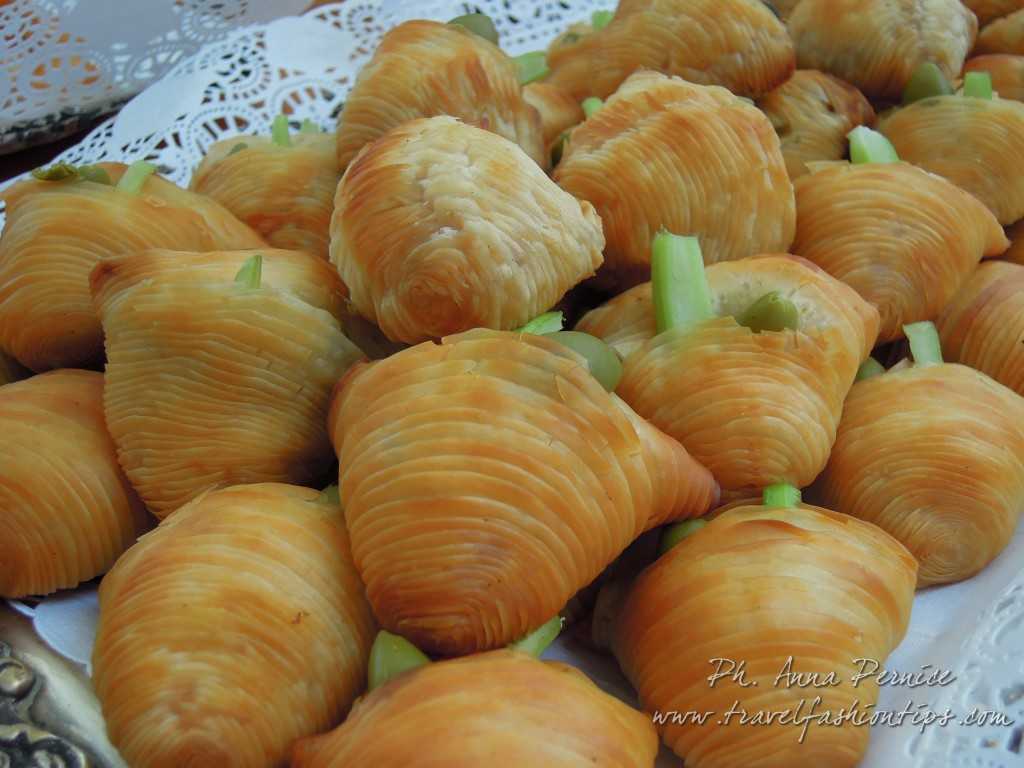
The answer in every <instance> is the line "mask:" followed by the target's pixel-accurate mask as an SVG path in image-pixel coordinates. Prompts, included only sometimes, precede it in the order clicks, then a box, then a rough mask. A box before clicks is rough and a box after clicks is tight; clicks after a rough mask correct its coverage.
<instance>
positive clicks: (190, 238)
mask: <svg viewBox="0 0 1024 768" xmlns="http://www.w3.org/2000/svg"><path fill="white" fill-rule="evenodd" d="M100 165H101V166H102V167H103V168H104V169H105V170H106V171H107V173H108V174H109V175H110V178H111V179H112V180H113V182H114V183H115V184H116V183H117V181H118V179H120V177H121V175H122V174H123V173H124V170H125V168H126V167H127V166H125V165H123V164H121V163H101V164H100ZM0 200H2V201H3V202H4V203H5V204H6V206H7V222H6V223H5V225H4V228H3V233H2V236H0V348H2V349H3V350H4V351H5V352H7V353H8V354H10V355H12V356H14V357H15V358H17V359H18V360H19V361H20V362H21V363H22V364H23V365H26V366H28V367H29V368H32V369H34V370H37V371H42V370H47V369H50V368H62V367H69V366H75V365H82V364H86V363H91V362H94V361H96V360H98V359H99V357H100V355H101V354H102V352H103V332H102V329H101V328H100V323H99V319H98V318H97V317H96V312H95V310H94V309H93V306H92V300H91V299H90V298H89V272H90V270H91V269H92V268H93V267H94V266H95V265H96V263H97V262H98V261H99V260H100V259H101V258H103V257H106V256H111V255H116V254H119V253H122V252H129V251H138V250H142V249H145V248H156V247H164V248H178V249H181V250H190V251H213V250H218V249H221V248H258V247H259V246H261V245H263V241H262V240H261V239H260V237H259V236H258V235H257V234H256V233H255V232H253V231H252V230H251V229H249V228H248V227H247V226H245V225H244V224H242V223H241V222H240V221H238V219H236V218H235V217H234V216H232V215H231V214H230V213H229V212H228V211H227V210H226V209H224V208H222V207H221V206H220V205H218V204H217V203H216V202H214V201H213V200H210V199H209V198H206V197H203V196H201V195H196V194H194V193H191V192H186V191H185V190H183V189H180V188H178V187H176V186H175V185H174V184H172V183H171V182H169V181H165V180H164V179H161V178H159V177H157V176H151V177H150V178H148V179H147V180H146V182H145V184H144V186H143V188H142V192H141V193H140V194H138V195H131V194H126V193H124V192H121V191H118V190H116V189H114V187H112V186H108V185H106V184H97V183H94V182H91V181H65V182H48V181H36V180H34V179H33V180H29V181H22V182H19V183H17V184H15V185H13V186H11V187H9V188H7V189H6V190H4V191H3V193H2V194H0Z"/></svg>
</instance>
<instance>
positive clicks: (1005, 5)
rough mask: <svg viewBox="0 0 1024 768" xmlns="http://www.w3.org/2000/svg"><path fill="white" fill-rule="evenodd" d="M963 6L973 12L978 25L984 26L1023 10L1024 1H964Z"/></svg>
mask: <svg viewBox="0 0 1024 768" xmlns="http://www.w3.org/2000/svg"><path fill="white" fill-rule="evenodd" d="M964 5H966V6H967V7H968V8H970V9H971V10H972V11H974V15H975V16H977V17H978V24H979V25H981V26H985V25H986V24H988V23H989V22H991V21H994V20H995V19H998V18H1000V17H1002V16H1009V15H1010V14H1011V13H1013V12H1014V11H1019V10H1020V9H1022V8H1024V0H964Z"/></svg>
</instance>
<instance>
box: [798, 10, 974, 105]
mask: <svg viewBox="0 0 1024 768" xmlns="http://www.w3.org/2000/svg"><path fill="white" fill-rule="evenodd" d="M788 25H789V33H790V35H791V36H792V38H793V44H794V46H795V47H796V58H797V66H798V67H800V68H801V69H820V70H821V71H823V72H829V73H831V74H833V75H835V76H837V77H841V78H842V79H843V80H846V81H847V82H849V83H853V85H855V86H856V87H857V88H859V89H860V90H861V91H862V92H863V93H864V95H865V96H867V97H868V98H870V99H873V100H878V101H888V102H895V101H899V98H900V94H902V92H903V88H904V86H905V85H906V84H907V81H908V80H910V76H911V75H912V74H913V72H914V70H915V69H917V67H918V66H919V65H920V64H922V63H923V62H925V61H931V62H933V63H935V64H936V65H938V67H939V69H941V70H942V72H943V74H944V75H945V76H946V79H947V80H954V79H956V78H957V77H958V76H959V75H960V70H961V69H962V68H963V64H964V59H966V58H967V54H968V53H969V52H970V50H971V46H972V45H973V44H974V38H975V36H976V35H977V32H978V22H977V19H975V17H974V14H972V13H971V12H970V11H968V10H967V9H966V8H965V7H964V6H963V4H961V3H960V0H801V2H800V3H799V4H798V5H797V7H796V8H795V9H794V10H793V12H792V14H790V16H789V21H788Z"/></svg>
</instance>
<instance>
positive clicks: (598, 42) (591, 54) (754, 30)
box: [547, 0, 793, 100]
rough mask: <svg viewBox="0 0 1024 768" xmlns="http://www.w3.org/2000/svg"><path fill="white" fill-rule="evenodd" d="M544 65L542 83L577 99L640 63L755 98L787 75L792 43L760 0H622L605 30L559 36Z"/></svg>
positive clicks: (612, 86)
mask: <svg viewBox="0 0 1024 768" xmlns="http://www.w3.org/2000/svg"><path fill="white" fill-rule="evenodd" d="M548 66H550V67H551V74H550V76H549V77H548V78H547V82H550V83H553V84H554V85H557V86H559V87H560V88H564V89H565V90H567V91H569V93H571V94H572V95H573V97H574V98H576V99H577V100H582V99H584V98H586V97H587V96H599V97H601V98H606V97H608V96H609V95H611V94H612V93H614V92H615V90H616V89H617V88H618V87H619V86H620V85H621V84H622V82H623V81H624V80H625V79H626V78H627V77H629V76H630V75H631V74H633V73H634V72H636V71H638V70H641V69H651V70H656V71H659V72H664V73H665V74H669V75H678V76H680V77H683V78H685V79H687V80H689V81H691V82H694V83H703V84H705V85H720V86H723V87H725V88H728V89H729V90H731V91H733V92H735V93H737V94H739V95H742V96H760V95H761V94H762V93H767V92H768V91H770V90H771V89H772V88H774V87H775V86H777V85H779V84H780V83H782V82H783V81H785V79H786V78H787V77H789V75H790V74H791V73H792V71H793V44H792V43H791V42H790V40H789V36H788V35H787V34H786V28H785V26H784V25H783V24H782V22H780V21H779V20H778V19H777V18H775V14H773V13H772V12H771V10H769V9H768V7H767V6H765V5H764V4H763V3H762V2H760V0H621V1H620V2H619V4H618V7H617V8H616V9H615V18H614V19H613V20H612V21H611V23H610V24H608V26H607V27H605V28H604V29H602V30H600V31H598V32H594V33H592V34H583V35H581V34H576V35H575V36H572V33H570V36H567V35H562V36H561V37H560V38H558V39H556V40H555V42H554V43H553V44H552V46H551V47H550V48H549V49H548Z"/></svg>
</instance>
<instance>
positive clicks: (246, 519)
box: [92, 483, 375, 768]
mask: <svg viewBox="0 0 1024 768" xmlns="http://www.w3.org/2000/svg"><path fill="white" fill-rule="evenodd" d="M374 631H375V627H374V622H373V617H372V615H371V613H370V608H369V605H367V603H366V599H365V597H364V595H363V587H362V583H361V582H360V581H359V575H358V574H357V573H356V571H355V569H354V568H353V567H352V561H351V556H350V554H349V545H348V537H347V535H346V533H345V525H344V520H343V518H342V513H341V510H340V509H339V508H338V507H337V506H336V505H333V504H330V503H328V502H326V501H324V500H323V499H322V498H320V494H319V492H318V491H315V490H311V489H309V488H299V487H297V486H289V485H278V484H273V483H266V484H261V485H246V486H235V487H232V488H227V489H223V490H219V491H214V492H212V493H209V494H205V495H204V496H202V497H201V498H198V499H196V500H195V501H193V502H192V503H191V504H188V505H187V506H185V507H182V508H181V509H180V510H178V511H177V512H176V513H175V514H174V515H173V516H172V517H170V518H168V519H167V520H165V521H164V522H163V523H161V525H160V526H159V527H158V528H157V529H156V530H155V531H153V532H152V533H150V534H148V535H146V536H144V537H143V538H142V539H141V540H140V541H139V543H138V544H136V545H135V546H134V547H132V548H131V549H130V550H128V552H127V553H126V554H125V555H124V556H123V557H122V558H121V559H120V560H118V562H117V565H116V566H115V567H114V568H113V570H111V572H110V573H109V574H108V575H107V577H106V578H105V579H104V580H103V583H102V584H101V585H100V620H99V627H98V630H97V634H96V646H95V649H94V650H93V657H92V662H93V683H94V685H95V688H96V695H97V696H98V698H99V700H100V703H101V704H102V707H103V715H104V718H105V720H106V723H107V732H108V733H109V735H110V739H111V741H112V742H113V744H114V745H115V746H116V747H117V748H118V750H119V751H120V753H121V755H123V756H124V758H125V760H126V761H127V762H128V764H130V765H131V766H133V768H157V767H161V768H162V767H164V766H166V768H182V766H204V767H205V766H232V767H233V768H234V767H237V768H247V767H248V766H252V768H264V767H265V766H281V765H284V764H285V760H286V758H287V754H288V750H289V748H290V746H291V744H292V742H293V741H294V740H295V739H297V738H300V737H303V736H311V735H313V734H315V733H317V732H319V731H322V730H324V729H326V728H329V727H331V726H333V725H334V724H335V723H337V722H338V720H339V719H340V718H341V717H342V716H343V715H344V714H345V713H346V711H347V710H348V708H349V706H350V705H351V703H352V701H353V699H355V697H356V696H357V695H358V694H359V693H360V692H361V691H362V689H363V686H364V685H365V680H366V677H365V676H366V664H367V656H368V654H369V649H370V643H371V641H372V640H373V633H374Z"/></svg>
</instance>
